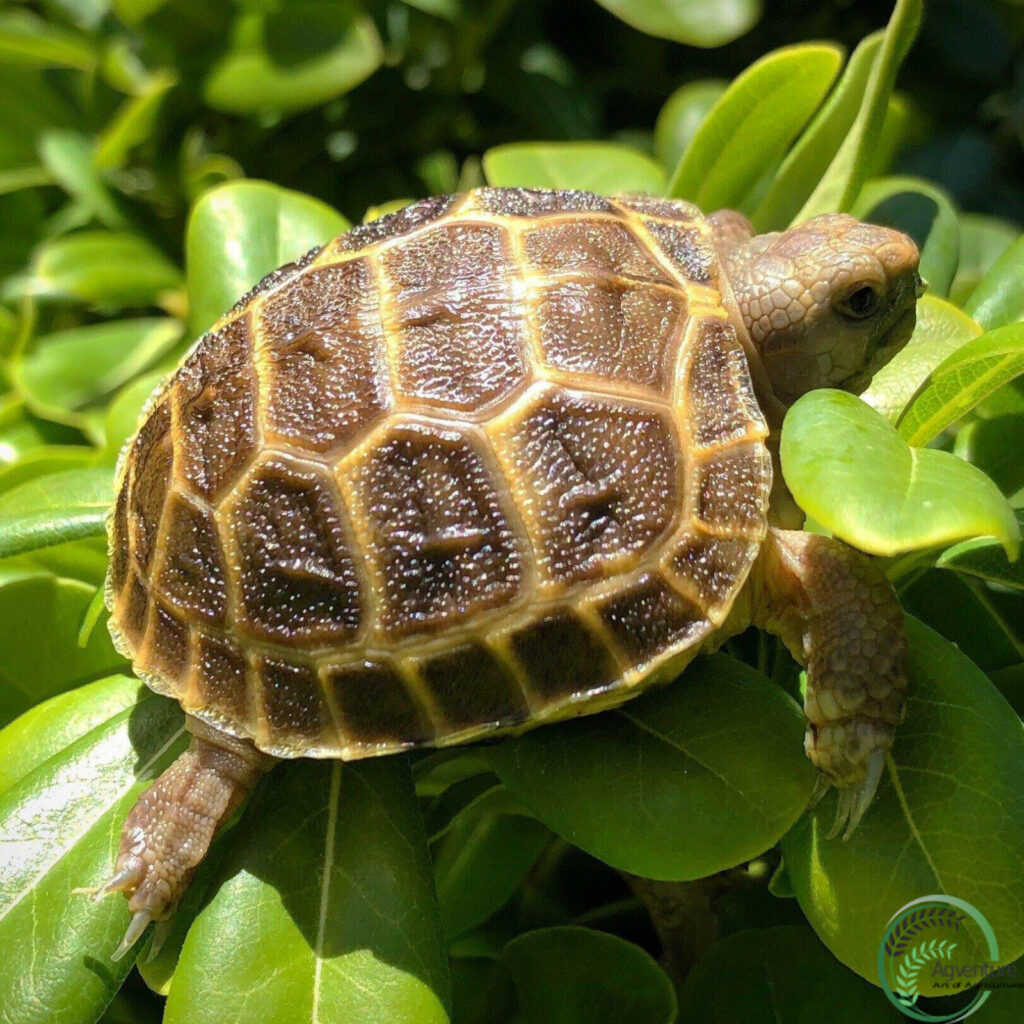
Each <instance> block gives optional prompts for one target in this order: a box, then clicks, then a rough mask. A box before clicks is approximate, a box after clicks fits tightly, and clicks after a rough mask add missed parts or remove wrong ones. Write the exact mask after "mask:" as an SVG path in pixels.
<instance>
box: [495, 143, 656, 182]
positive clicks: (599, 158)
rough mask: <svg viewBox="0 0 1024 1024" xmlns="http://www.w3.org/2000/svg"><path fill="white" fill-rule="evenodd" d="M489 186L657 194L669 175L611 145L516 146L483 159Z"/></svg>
mask: <svg viewBox="0 0 1024 1024" xmlns="http://www.w3.org/2000/svg"><path fill="white" fill-rule="evenodd" d="M484 173H485V174H486V176H487V183H488V184H489V185H495V186H499V187H514V186H522V187H524V188H575V189H582V190H584V191H587V192H597V193H598V194H605V195H607V194H609V193H613V192H655V193H660V192H663V191H664V188H665V172H664V171H663V170H662V169H661V168H660V167H659V166H658V165H657V164H656V163H655V162H654V161H653V160H652V159H651V158H650V157H649V156H645V155H644V154H643V153H638V152H637V151H636V150H634V149H629V148H628V147H627V146H619V145H615V144H613V143H608V142H516V143H510V144H509V145H507V146H496V147H495V148H494V149H489V150H488V151H487V152H486V153H485V154H484Z"/></svg>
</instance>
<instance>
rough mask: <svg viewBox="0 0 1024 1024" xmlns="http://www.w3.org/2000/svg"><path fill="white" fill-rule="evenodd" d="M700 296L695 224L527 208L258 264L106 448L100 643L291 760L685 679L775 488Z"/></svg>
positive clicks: (439, 221) (716, 297)
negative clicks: (115, 462) (112, 644)
mask: <svg viewBox="0 0 1024 1024" xmlns="http://www.w3.org/2000/svg"><path fill="white" fill-rule="evenodd" d="M718 274H719V268H718V265H717V263H716V260H715V259H714V256H713V250H712V247H711V245H710V242H709V229H708V227H707V225H706V223H705V221H704V219H703V218H702V216H701V215H700V213H699V212H698V211H697V210H696V209H695V208H694V207H692V206H690V205H689V204H687V203H684V202H681V201H672V200H661V199H653V198H645V197H637V196H620V197H617V198H614V199H604V198H602V197H600V196H596V195H591V194H589V193H583V192H547V191H531V190H525V189H481V190H478V191H475V192H471V193H469V194H467V195H464V196H447V197H442V198H439V199H429V200H425V201H424V202H420V203H416V204H415V205H413V206H410V207H408V208H407V209H405V210H402V211H400V212H399V213H396V214H393V215H392V216H389V217H385V218H383V219H382V220H380V221H377V222H375V223H372V224H366V225H363V226H360V227H357V228H354V229H353V230H352V231H349V232H348V233H347V234H345V235H343V236H341V237H340V238H338V239H336V240H335V241H334V242H332V243H330V244H329V245H327V246H325V247H324V248H323V249H321V250H314V252H313V253H311V254H309V255H308V256H307V257H305V258H304V259H302V260H300V261H298V262H297V263H295V264H291V265H289V266H287V267H284V268H281V270H278V271H275V273H274V274H271V275H270V276H269V277H268V278H267V279H265V280H264V281H263V282H261V284H260V285H259V286H257V288H255V289H254V290H253V291H252V292H250V293H249V294H248V295H247V296H246V297H245V298H244V299H243V300H242V301H240V302H239V303H238V304H237V305H236V306H235V308H234V309H233V310H232V311H231V312H230V313H228V314H227V315H226V316H225V317H224V318H223V319H222V320H221V321H220V322H219V323H218V324H217V325H216V326H215V327H214V329H213V330H211V331H210V333H209V334H207V335H205V336H204V337H203V338H202V339H201V340H200V341H199V343H198V344H197V346H196V347H195V348H194V349H193V351H192V352H191V354H190V355H189V356H188V358H187V359H186V360H185V362H184V364H183V365H182V366H181V368H180V369H179V370H178V371H177V373H176V374H175V375H174V376H173V377H172V378H171V379H170V380H169V381H168V382H167V383H166V384H165V385H164V386H163V388H162V389H161V390H160V391H159V392H158V393H157V395H155V396H154V398H153V399H152V400H151V402H150V403H149V406H148V407H147V412H146V414H145V417H144V421H143V423H142V425H141V427H140V429H139V432H138V434H137V436H136V437H135V438H134V440H133V441H132V442H130V444H129V447H128V448H127V450H126V453H125V457H124V458H123V461H122V469H121V475H120V482H119V492H118V499H117V502H116V505H115V508H114V512H113V514H112V516H111V523H110V534H111V538H110V540H111V568H110V574H109V578H108V603H109V606H110V608H111V612H112V617H111V622H112V629H113V632H114V635H115V639H116V640H117V642H118V644H119V646H120V648H121V650H123V651H124V653H126V654H127V655H128V656H130V657H131V658H132V659H133V661H134V663H135V667H136V670H137V671H138V672H139V674H140V675H141V676H142V678H144V679H145V680H146V682H147V683H149V685H150V686H152V687H153V688H154V689H156V690H158V691H160V692H162V693H167V694H170V695H172V696H173V697H175V698H177V699H178V700H179V701H180V702H181V704H182V705H183V706H184V708H185V709H186V710H187V711H189V712H191V713H193V714H196V715H198V716H200V717H202V718H204V719H206V720H208V721H210V722H212V723H213V724H215V725H218V726H220V727H221V728H224V729H226V730H228V731H230V732H232V733H234V734H236V735H240V736H248V737H251V738H253V739H254V740H255V742H256V743H257V744H258V745H259V746H260V747H262V748H263V749H264V750H266V751H268V752H270V753H273V754H277V755H279V756H285V757H288V756H299V755H308V756H319V757H342V758H356V757H363V756H366V755H369V754H377V753H386V752H389V751H393V750H398V749H402V748H405V747H408V746H411V745H414V744H421V743H431V744H439V743H455V742H461V741H463V740H468V739H473V738H475V737H478V736H481V735H484V734H486V733H490V732H493V731H496V730H501V729H514V728H517V727H524V726H526V725H531V724H534V723H536V722H540V721H545V720H550V719H553V718H559V717H564V716H566V715H570V714H577V713H583V712H589V711H592V710H599V709H601V708H603V707H609V706H612V705H614V704H616V703H618V702H619V701H621V700H624V699H625V698H626V697H628V696H631V695H632V694H633V693H635V692H637V690H638V689H639V688H640V686H641V685H643V684H644V683H646V682H648V681H650V680H652V679H658V678H667V677H668V676H669V675H670V674H673V673H675V672H677V671H678V670H679V669H680V668H681V667H682V666H683V665H684V664H685V663H686V661H687V660H689V658H691V657H692V656H693V654H694V653H696V650H697V649H698V647H699V644H700V642H701V641H702V640H703V639H704V638H705V637H706V636H708V634H709V633H711V632H712V631H713V630H714V629H715V627H716V626H718V625H720V624H721V623H722V621H723V619H724V618H725V616H726V614H727V613H728V611H729V608H730V606H731V603H732V601H733V599H734V598H735V595H736V593H737V591H738V589H739V587H740V586H741V585H742V584H743V581H744V580H745V578H746V576H747V573H748V571H749V569H750V566H751V563H752V561H753V559H754V558H755V556H756V553H757V550H758V547H759V545H760V543H761V541H762V539H763V537H764V533H765V529H766V526H765V512H766V508H767V501H768V491H769V489H770V483H771V479H770V477H771V469H770V461H769V458H768V455H767V452H766V449H765V446H764V443H763V442H764V437H765V434H766V428H765V424H764V420H763V419H762V416H761V413H760V411H759V409H758V408H757V405H756V403H755V400H754V395H753V390H752V387H751V382H750V378H749V374H748V369H747V365H746V362H745V359H744V355H743V351H742V348H741V346H740V344H739V342H738V340H737V337H736V334H735V331H734V329H733V327H732V325H731V323H730V322H729V319H728V317H727V315H726V312H725V310H724V309H723V306H722V301H721V296H720V293H719V287H718V285H719V282H718Z"/></svg>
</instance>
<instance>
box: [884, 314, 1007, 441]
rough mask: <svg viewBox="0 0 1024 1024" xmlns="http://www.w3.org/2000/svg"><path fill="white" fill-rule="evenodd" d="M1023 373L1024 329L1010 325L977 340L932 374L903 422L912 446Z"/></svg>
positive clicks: (901, 426)
mask: <svg viewBox="0 0 1024 1024" xmlns="http://www.w3.org/2000/svg"><path fill="white" fill-rule="evenodd" d="M1022 373H1024V324H1010V325H1008V326H1006V327H997V328H996V329H995V330H994V331H988V332H987V333H985V334H983V335H981V337H979V338H972V339H971V340H970V341H968V342H967V343H966V344H964V345H962V346H961V347H960V348H958V349H957V350H956V351H955V352H953V353H952V354H951V355H949V356H947V357H946V358H945V359H943V360H942V362H941V363H939V365H938V366H937V367H936V368H935V369H934V370H932V372H931V375H930V376H929V378H928V382H927V383H926V384H925V386H924V387H923V388H922V389H921V390H920V391H919V392H918V393H917V394H916V395H915V396H914V400H913V402H911V403H910V405H909V406H908V407H907V410H906V412H904V414H903V415H902V416H901V417H900V421H899V432H900V436H901V437H903V438H904V439H905V440H906V441H907V442H909V443H910V444H927V442H928V441H930V440H931V439H932V438H933V437H935V436H936V435H937V434H939V433H941V431H943V430H945V429H946V427H948V426H949V425H950V424H951V423H955V422H956V421H957V420H958V419H960V418H961V417H962V416H964V415H965V414H966V413H968V412H970V411H971V409H973V408H974V407H975V406H976V405H977V404H978V403H979V402H980V401H981V400H982V399H984V398H986V397H987V396H988V395H990V394H992V392H993V391H995V390H996V389H997V388H999V387H1001V386H1002V385H1003V384H1005V383H1006V382H1007V381H1010V380H1013V378H1014V377H1017V376H1019V375H1020V374H1022Z"/></svg>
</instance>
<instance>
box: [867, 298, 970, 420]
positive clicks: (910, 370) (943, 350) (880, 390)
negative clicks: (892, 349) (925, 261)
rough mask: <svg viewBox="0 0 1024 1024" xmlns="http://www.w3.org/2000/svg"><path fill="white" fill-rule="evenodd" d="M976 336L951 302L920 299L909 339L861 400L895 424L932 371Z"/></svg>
mask: <svg viewBox="0 0 1024 1024" xmlns="http://www.w3.org/2000/svg"><path fill="white" fill-rule="evenodd" d="M979 334H981V327H979V326H978V324H976V323H975V322H974V321H973V320H972V319H971V318H970V317H969V316H967V314H966V313H962V312H961V311H960V310H959V309H957V308H956V306H954V305H953V304H952V303H950V302H947V301H946V300H945V299H939V298H936V297H935V296H934V295H928V294H926V295H924V296H922V297H921V298H920V299H919V300H918V303H917V326H916V327H915V328H914V334H913V336H912V337H911V339H910V341H908V342H907V344H906V346H905V347H904V348H903V349H902V350H901V351H899V352H897V353H896V355H895V357H894V358H893V359H892V360H891V361H890V362H889V363H887V364H886V365H885V366H883V367H882V369H880V370H879V371H878V373H876V374H875V376H874V378H873V379H872V381H871V386H870V387H869V388H868V389H867V391H865V392H864V394H863V395H861V398H862V399H863V400H864V401H865V402H867V403H868V405H870V406H871V407H872V408H874V409H877V410H878V411H879V412H880V413H882V415H883V416H885V417H886V418H887V419H888V420H889V421H890V422H892V423H895V422H896V421H897V420H898V419H899V417H900V415H901V414H902V413H903V410H904V409H906V407H907V406H908V405H909V404H910V402H911V400H912V399H913V397H914V395H915V394H916V393H917V391H918V390H919V389H920V388H921V387H922V385H924V383H925V382H926V381H927V380H928V375H929V374H930V373H931V372H932V370H934V369H935V367H936V366H938V365H939V363H941V362H942V360H943V359H945V358H946V357H947V356H949V355H952V353H954V352H956V351H957V349H959V348H961V347H962V346H963V345H965V344H966V343H967V342H968V341H970V340H971V339H972V338H976V337H978V335H979Z"/></svg>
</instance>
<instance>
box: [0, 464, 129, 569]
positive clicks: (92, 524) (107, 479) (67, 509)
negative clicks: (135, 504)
mask: <svg viewBox="0 0 1024 1024" xmlns="http://www.w3.org/2000/svg"><path fill="white" fill-rule="evenodd" d="M113 500H114V474H113V471H112V470H111V469H110V468H109V467H94V468H90V469H73V470H69V471H67V472H66V473H54V474H52V475H50V476H43V477H40V478H38V479H35V480H31V481H29V482H28V483H25V484H22V485H21V486H20V487H16V488H13V489H12V490H10V491H7V492H6V493H5V494H0V558H7V557H9V556H10V555H17V554H21V553H22V552H25V551H32V550H34V549H36V548H44V547H49V546H50V545H53V544H61V543H63V542H64V541H68V540H78V539H79V538H81V537H97V536H102V534H103V533H104V531H105V528H106V527H105V524H106V517H107V511H108V510H109V508H110V503H111V502H112V501H113Z"/></svg>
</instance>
